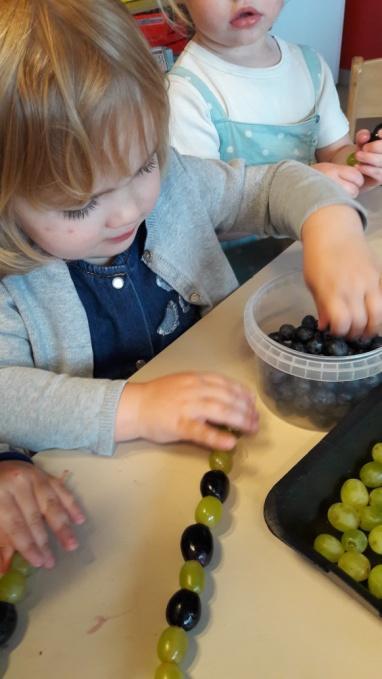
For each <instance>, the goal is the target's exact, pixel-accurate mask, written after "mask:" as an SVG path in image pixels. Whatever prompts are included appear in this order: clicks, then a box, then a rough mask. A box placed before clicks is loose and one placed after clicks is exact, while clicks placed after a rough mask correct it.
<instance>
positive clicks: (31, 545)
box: [0, 496, 46, 568]
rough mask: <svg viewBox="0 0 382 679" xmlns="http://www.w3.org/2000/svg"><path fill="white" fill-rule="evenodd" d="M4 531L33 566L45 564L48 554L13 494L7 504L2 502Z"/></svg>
mask: <svg viewBox="0 0 382 679" xmlns="http://www.w3.org/2000/svg"><path fill="white" fill-rule="evenodd" d="M0 513H1V516H2V524H3V531H4V532H5V533H6V535H7V537H8V541H9V542H11V544H12V545H13V547H14V548H15V550H16V551H18V552H20V554H21V556H23V557H24V559H26V560H27V561H29V563H31V564H32V566H35V567H36V568H39V567H40V566H43V565H44V563H45V560H46V555H45V554H44V553H43V551H42V550H41V548H40V547H39V546H38V545H37V544H36V542H35V540H34V538H33V535H32V532H31V530H30V528H29V526H28V524H27V523H26V521H25V518H24V516H23V513H22V512H21V511H20V508H19V506H18V505H17V503H16V502H15V500H14V498H13V497H12V496H8V498H7V502H6V505H5V504H4V503H3V502H1V503H0Z"/></svg>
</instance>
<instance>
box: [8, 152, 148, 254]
mask: <svg viewBox="0 0 382 679" xmlns="http://www.w3.org/2000/svg"><path fill="white" fill-rule="evenodd" d="M136 155H137V157H136V159H135V163H134V164H133V165H132V166H133V167H134V169H135V168H136V172H135V174H134V175H133V176H131V177H124V178H120V177H118V178H116V177H115V176H112V175H109V176H100V177H98V178H97V180H96V184H95V188H94V193H93V196H92V198H91V199H90V201H89V202H88V203H87V205H84V206H81V207H80V208H78V207H76V208H73V209H72V210H68V209H65V210H61V211H60V210H58V209H46V210H42V209H36V208H34V207H32V206H31V205H30V204H29V203H28V202H27V201H25V200H24V199H22V198H18V199H16V200H15V212H16V218H17V221H18V223H19V225H20V227H21V228H22V230H23V231H24V233H25V234H26V235H27V236H29V238H30V239H31V240H32V241H33V242H34V243H36V244H37V245H38V246H39V247H40V248H41V249H42V250H44V252H47V253H48V254H50V255H53V256H54V257H57V258H59V259H67V260H74V259H86V260H88V261H94V262H98V263H99V264H102V263H106V262H107V261H109V260H110V259H112V258H113V257H114V256H115V255H117V254H119V253H120V252H123V251H124V250H126V249H127V248H129V247H130V245H131V243H132V242H133V240H134V238H135V236H136V233H137V230H138V227H139V225H140V224H141V222H143V220H144V219H145V218H146V217H147V216H148V215H149V214H150V212H151V211H152V209H153V208H154V205H155V203H156V201H157V198H158V196H159V190H160V170H159V165H158V161H157V158H156V155H155V153H154V154H153V155H152V156H151V157H150V158H144V157H142V154H136ZM139 156H141V157H139Z"/></svg>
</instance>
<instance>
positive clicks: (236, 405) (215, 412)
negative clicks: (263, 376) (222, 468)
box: [116, 372, 259, 450]
mask: <svg viewBox="0 0 382 679" xmlns="http://www.w3.org/2000/svg"><path fill="white" fill-rule="evenodd" d="M258 420H259V416H258V413H257V411H256V408H255V403H254V397H253V395H252V394H251V393H250V392H249V390H248V389H246V388H245V387H244V386H242V385H241V384H239V383H238V382H234V381H233V380H230V379H228V378H225V377H223V376H221V375H217V374H215V373H197V372H195V373H194V372H189V373H179V374H177V375H169V376H168V377H162V378H159V379H156V380H153V381H151V382H146V383H144V384H127V385H126V387H125V389H124V391H123V393H122V396H121V400H120V404H119V409H118V413H117V420H116V440H117V441H123V440H125V441H126V440H128V439H133V438H145V439H149V440H151V441H156V442H158V443H165V442H171V441H182V440H187V441H193V442H194V443H197V444H200V445H203V446H206V447H208V448H221V449H227V450H229V449H231V448H233V447H234V445H235V444H236V437H235V436H234V435H233V434H231V433H229V432H225V431H219V429H217V428H216V427H214V426H213V424H212V423H215V424H221V425H226V426H228V427H232V429H237V430H240V431H242V432H248V433H254V432H256V431H257V429H258Z"/></svg>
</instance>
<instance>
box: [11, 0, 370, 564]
mask: <svg viewBox="0 0 382 679" xmlns="http://www.w3.org/2000/svg"><path fill="white" fill-rule="evenodd" d="M0 34H1V36H2V40H1V43H0V61H1V63H2V64H3V67H2V69H1V71H0V92H1V102H2V105H1V116H0V174H1V181H0V275H1V280H0V368H1V369H0V398H1V404H2V405H1V409H0V437H1V440H2V441H3V442H4V443H3V447H2V450H3V452H2V454H1V458H2V461H1V462H0V547H1V549H0V552H1V553H2V554H3V555H5V556H6V559H9V555H10V554H11V553H12V550H13V549H17V550H18V551H19V552H21V554H22V555H23V556H24V557H25V558H26V559H27V560H29V561H30V562H31V563H32V564H33V565H34V566H45V567H52V566H53V564H54V559H53V555H52V553H51V551H50V548H49V546H48V539H47V531H46V527H45V522H46V523H47V524H48V525H49V527H50V528H51V530H52V531H53V533H54V534H55V535H56V537H57V538H58V540H59V541H60V542H61V544H62V546H63V547H64V548H65V549H74V548H75V547H76V545H77V542H76V539H75V537H74V535H73V532H72V529H71V527H70V523H71V522H72V521H74V522H77V523H80V522H81V521H83V520H84V516H83V515H82V513H81V511H80V509H79V507H78V506H77V505H76V504H75V502H74V500H73V497H72V495H71V494H70V493H69V492H68V491H65V489H64V488H63V486H62V484H59V483H58V481H57V480H56V479H53V478H52V477H50V476H49V475H47V474H45V473H44V472H43V471H42V470H39V469H38V467H37V466H34V465H33V464H31V460H30V457H29V455H28V452H27V451H30V450H32V451H38V450H46V449H50V448H57V447H58V448H63V449H76V448H88V449H90V450H91V451H93V452H94V453H96V454H100V455H112V453H113V451H114V448H115V445H116V443H118V442H120V441H128V440H131V439H134V438H137V437H143V438H147V439H150V440H153V441H157V442H165V441H177V440H182V439H187V440H190V441H193V442H195V443H197V444H204V445H206V446H207V447H213V448H215V447H216V448H221V449H226V450H229V449H231V448H233V446H234V445H235V443H236V438H235V436H234V435H233V434H232V433H230V432H229V431H222V430H219V429H218V428H217V427H215V426H213V425H214V424H219V425H227V426H228V427H232V428H233V429H238V430H242V431H243V432H248V433H253V432H255V431H256V430H257V427H258V415H257V411H256V408H255V404H254V399H253V396H252V394H251V392H250V391H249V390H248V389H247V388H246V387H244V386H242V385H240V384H238V383H237V382H235V381H234V380H231V379H228V378H226V377H224V376H222V375H217V374H214V373H207V374H206V373H197V372H195V373H184V374H176V375H169V376H166V377H162V378H160V379H156V380H153V381H150V382H139V381H138V382H134V383H129V381H128V378H129V377H130V376H131V375H132V374H133V373H134V372H135V371H136V369H137V368H139V367H140V366H141V365H142V364H143V363H144V362H145V361H147V360H150V358H152V357H153V356H155V355H156V354H157V353H158V352H160V351H161V350H162V349H163V348H165V347H166V346H167V345H169V344H170V343H171V342H172V341H173V340H174V339H175V338H176V337H178V336H179V335H181V334H182V333H183V332H184V331H185V330H186V329H187V328H189V327H191V326H192V325H193V324H194V323H195V322H196V321H197V320H198V319H199V318H200V315H201V314H203V313H206V312H207V311H208V310H210V309H211V308H212V307H213V306H214V305H215V304H217V303H218V302H219V301H221V300H222V299H223V298H224V297H225V296H227V295H228V294H230V293H231V292H232V291H233V290H234V289H235V287H236V285H237V282H236V280H235V277H234V276H233V274H232V271H231V269H230V267H229V265H228V263H227V261H226V258H225V256H224V254H223V253H222V251H221V248H220V246H219V241H218V237H217V234H222V233H229V232H230V231H232V230H234V229H236V228H237V227H241V226H242V225H246V227H247V229H248V231H252V232H255V233H258V234H261V235H272V234H278V235H280V234H285V235H290V236H293V237H294V238H300V237H301V239H302V241H303V246H304V264H305V270H306V272H307V273H306V280H307V284H308V285H309V286H310V288H311V290H312V292H313V295H314V297H315V300H316V303H317V307H318V312H319V318H320V323H321V326H323V325H325V326H326V325H327V324H330V326H331V329H332V331H333V332H335V333H337V334H340V333H345V334H346V333H348V332H349V333H351V334H355V335H357V334H362V333H364V332H366V333H373V332H374V331H375V330H376V327H377V325H378V324H379V323H380V322H381V320H382V292H381V289H380V287H379V272H378V270H377V268H376V266H375V265H374V263H373V262H372V259H371V256H370V253H369V250H368V248H367V245H366V242H365V238H364V234H363V228H362V222H361V219H360V213H361V214H362V208H360V207H359V206H357V204H355V203H354V202H353V200H352V199H351V198H350V197H348V196H347V195H346V194H345V193H344V192H343V191H342V189H341V188H340V187H339V186H337V185H336V184H334V183H333V182H331V181H330V180H328V179H327V178H325V177H323V176H322V175H320V174H318V173H317V172H314V171H313V170H311V169H310V168H309V167H306V166H304V165H302V164H300V163H296V162H284V163H281V164H279V165H272V166H269V167H268V166H265V165H263V166H261V167H255V168H248V169H247V170H246V169H245V166H244V163H243V162H242V161H235V162H233V163H232V164H231V165H228V164H225V163H222V162H219V161H205V160H201V159H198V158H190V157H183V156H179V155H178V154H177V153H176V152H175V151H170V150H169V148H168V140H167V139H168V123H169V117H168V101H167V93H166V87H165V83H164V80H163V77H162V74H161V73H160V71H159V69H158V67H157V66H156V64H155V62H154V60H153V58H152V56H151V54H150V52H149V50H148V48H147V46H146V43H145V41H144V39H143V38H142V36H141V35H140V33H139V30H138V29H137V28H136V25H135V22H134V20H133V19H132V18H131V17H130V16H129V14H128V12H127V10H126V9H125V7H124V5H123V4H122V3H121V2H120V1H119V0H97V2H94V0H65V2H63V1H62V0H38V1H37V0H20V1H19V2H18V3H15V2H14V0H3V3H2V12H1V15H0Z"/></svg>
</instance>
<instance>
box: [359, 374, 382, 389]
mask: <svg viewBox="0 0 382 679" xmlns="http://www.w3.org/2000/svg"><path fill="white" fill-rule="evenodd" d="M362 382H363V384H364V386H365V387H367V389H374V388H375V387H377V386H378V385H379V384H380V383H381V375H373V376H372V377H366V378H365V379H364V380H362Z"/></svg>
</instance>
